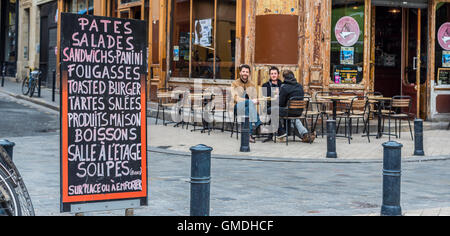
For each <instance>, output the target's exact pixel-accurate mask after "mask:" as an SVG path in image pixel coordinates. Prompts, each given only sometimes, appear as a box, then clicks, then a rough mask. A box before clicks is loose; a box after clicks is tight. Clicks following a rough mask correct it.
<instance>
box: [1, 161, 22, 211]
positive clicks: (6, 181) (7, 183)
mask: <svg viewBox="0 0 450 236" xmlns="http://www.w3.org/2000/svg"><path fill="white" fill-rule="evenodd" d="M7 176H8V175H7V174H6V173H4V172H3V170H2V169H0V216H20V215H21V211H20V203H19V198H18V197H17V194H16V191H15V190H14V187H13V184H12V181H11V179H10V178H9V177H7Z"/></svg>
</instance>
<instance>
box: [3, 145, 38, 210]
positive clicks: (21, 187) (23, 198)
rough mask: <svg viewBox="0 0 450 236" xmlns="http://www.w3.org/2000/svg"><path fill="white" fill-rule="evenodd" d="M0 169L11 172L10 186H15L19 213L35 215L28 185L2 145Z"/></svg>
mask: <svg viewBox="0 0 450 236" xmlns="http://www.w3.org/2000/svg"><path fill="white" fill-rule="evenodd" d="M0 159H1V161H0V170H2V171H3V173H9V175H6V176H8V177H9V178H8V180H9V181H10V182H9V183H10V186H12V187H13V189H14V193H15V194H16V200H17V202H18V204H19V207H18V209H19V214H18V215H23V216H34V207H33V203H32V202H31V197H30V195H29V194H28V190H27V187H26V186H25V183H24V182H23V179H22V176H21V175H20V173H19V170H18V169H17V167H16V165H14V162H12V160H11V158H10V157H9V156H8V154H7V153H6V151H5V149H4V148H3V147H1V146H0Z"/></svg>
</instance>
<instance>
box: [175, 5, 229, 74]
mask: <svg viewBox="0 0 450 236" xmlns="http://www.w3.org/2000/svg"><path fill="white" fill-rule="evenodd" d="M191 8H192V9H191ZM190 12H192V15H191V14H190ZM173 14H174V15H173V20H172V22H173V28H172V29H173V31H172V40H171V41H172V45H171V54H172V55H171V58H172V62H171V71H172V77H191V78H207V79H234V76H235V74H234V68H235V47H236V46H235V39H236V1H233V0H221V1H211V0H191V1H185V0H175V1H174V12H173ZM190 60H191V61H190ZM189 72H191V74H189Z"/></svg>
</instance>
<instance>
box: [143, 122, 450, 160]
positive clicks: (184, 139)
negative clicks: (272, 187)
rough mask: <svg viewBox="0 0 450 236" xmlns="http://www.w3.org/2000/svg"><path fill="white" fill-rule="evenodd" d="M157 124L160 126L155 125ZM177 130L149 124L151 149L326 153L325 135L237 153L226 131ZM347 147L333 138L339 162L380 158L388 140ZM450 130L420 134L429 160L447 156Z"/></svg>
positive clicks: (405, 136) (294, 155)
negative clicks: (202, 147)
mask: <svg viewBox="0 0 450 236" xmlns="http://www.w3.org/2000/svg"><path fill="white" fill-rule="evenodd" d="M159 124H161V123H159ZM191 128H192V126H191V127H189V130H186V129H182V128H181V127H177V128H175V127H173V125H168V126H163V125H155V124H154V123H153V122H149V127H148V130H149V137H150V145H151V146H152V147H159V148H162V149H166V150H172V151H179V152H188V151H189V147H191V146H194V145H197V144H199V143H201V144H205V145H208V146H211V147H214V153H215V154H217V155H231V156H244V157H245V156H259V157H281V158H289V159H324V158H325V156H326V152H327V139H326V136H325V137H324V138H322V137H321V136H319V137H318V138H316V140H315V141H314V143H313V144H306V143H301V142H299V140H298V139H297V142H295V143H294V142H293V141H292V137H290V141H289V146H286V144H285V143H284V142H283V143H274V142H267V143H262V141H261V140H262V139H260V140H258V141H257V142H256V143H254V144H253V143H252V144H250V149H251V152H250V153H241V152H239V148H240V144H241V141H240V139H236V138H235V137H236V136H234V138H231V137H230V132H224V133H222V132H221V131H219V130H214V131H212V133H211V135H208V134H207V133H201V132H200V131H195V132H191V131H190V129H191ZM353 137H354V138H353V140H352V141H351V144H349V143H348V140H347V139H346V138H337V141H336V151H337V153H338V158H339V159H346V160H348V159H359V160H368V159H378V160H380V159H382V157H383V147H382V144H383V143H384V142H387V141H388V137H386V136H384V137H382V138H381V139H376V138H375V137H371V139H370V143H369V141H368V140H367V138H365V137H362V134H355V135H354V136H353ZM392 140H394V141H397V142H399V143H401V144H403V149H402V156H403V157H404V158H406V159H409V158H411V157H412V156H413V154H414V141H413V140H412V139H411V135H410V133H409V131H408V132H402V135H401V138H400V139H396V138H392ZM449 143H450V131H448V130H428V131H424V150H425V154H426V155H427V156H429V157H435V156H450V145H448V144H449Z"/></svg>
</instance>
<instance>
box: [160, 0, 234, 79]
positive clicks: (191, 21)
mask: <svg viewBox="0 0 450 236" xmlns="http://www.w3.org/2000/svg"><path fill="white" fill-rule="evenodd" d="M168 1H172V3H174V0H168ZM218 1H219V0H214V10H213V11H214V16H213V17H214V19H213V32H212V34H213V41H212V44H213V46H214V49H213V50H212V51H213V66H212V67H213V77H212V78H199V77H194V76H192V74H193V73H192V66H193V65H192V50H193V48H194V44H193V43H192V40H193V27H195V26H194V22H195V21H194V13H193V9H194V0H189V32H188V34H189V72H188V77H183V76H181V77H179V76H170V78H169V81H180V80H183V81H184V80H186V79H187V80H188V81H194V80H207V81H213V82H217V81H234V80H235V79H236V78H237V73H234V78H230V79H227V78H218V76H217V71H216V69H217V60H216V58H217V55H216V53H217V47H218V45H217V37H216V36H217V23H218V22H217V16H218V14H217V9H218V6H219V3H218ZM240 4H242V2H241V1H240V0H237V1H236V3H235V11H236V16H235V31H236V36H235V38H233V39H232V40H234V41H235V44H234V45H235V48H234V54H235V57H234V62H232V63H233V64H234V71H236V68H237V60H236V59H237V57H236V55H237V53H238V52H239V51H238V47H239V45H237V44H236V42H237V38H238V34H237V32H238V28H239V27H241V24H242V23H241V21H240V19H239V18H240V17H241V16H240V14H239V10H240V8H239V5H240ZM173 10H174V8H173V7H171V11H173ZM174 22H176V21H175V16H173V17H169V18H168V22H167V23H168V25H170V26H171V27H170V30H168V31H169V32H171V33H170V34H171V37H173V35H174V27H175V26H174ZM172 42H173V41H172ZM174 46H175V45H174V44H173V43H170V45H169V44H166V47H169V48H170V50H169V51H170V52H171V57H170V63H169V65H168V70H169V71H172V69H173V67H172V64H173V62H174V61H173V59H174V58H173V51H174Z"/></svg>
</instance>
